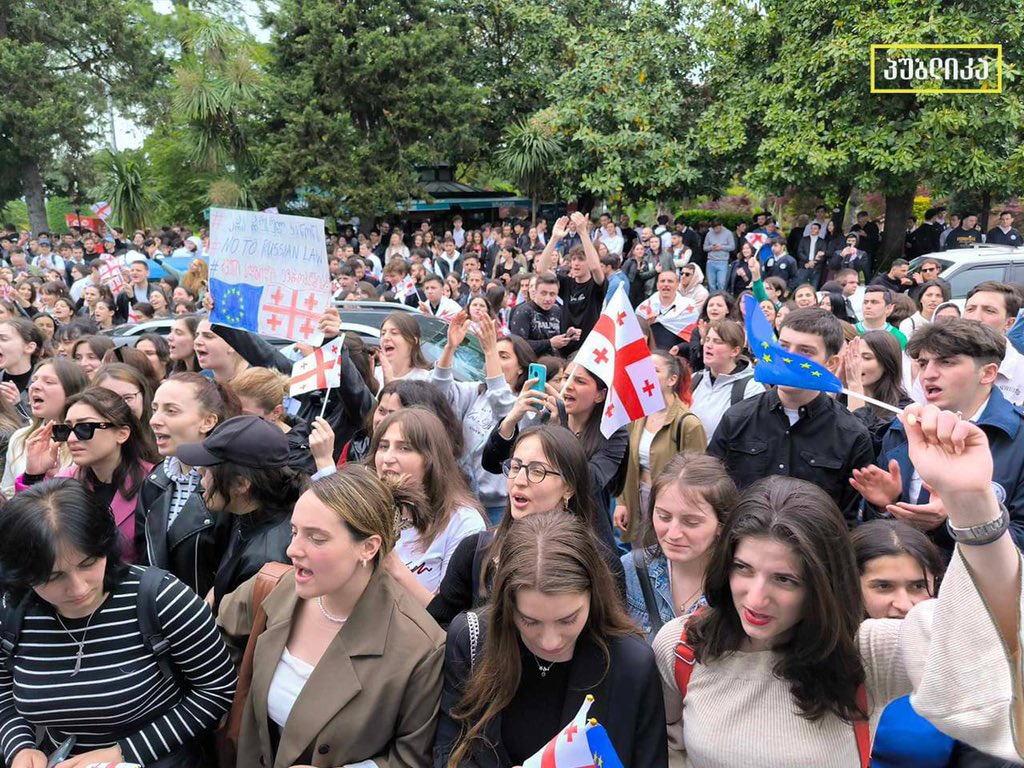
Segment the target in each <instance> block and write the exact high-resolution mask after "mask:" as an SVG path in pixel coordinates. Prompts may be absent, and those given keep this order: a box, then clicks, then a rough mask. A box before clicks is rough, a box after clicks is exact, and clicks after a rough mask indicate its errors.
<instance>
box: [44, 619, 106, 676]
mask: <svg viewBox="0 0 1024 768" xmlns="http://www.w3.org/2000/svg"><path fill="white" fill-rule="evenodd" d="M100 605H102V603H101V604H100ZM99 609H100V606H97V607H96V610H95V611H93V612H92V613H90V614H89V620H88V621H87V622H85V631H84V632H82V642H78V640H76V639H75V636H74V635H73V634H71V630H70V629H68V628H67V626H66V625H65V624H64V620H63V619H62V618H61V617H60V613H59V612H58V611H54V616H56V617H57V621H58V622H59V623H60V626H61V629H63V630H64V631H65V632H67V633H68V637H70V638H71V642H73V643H74V644H75V645H77V646H78V650H77V651H76V652H75V668H74V669H73V670H72V671H71V677H74V676H75V675H77V674H78V673H79V672H80V671H81V669H82V657H83V656H84V655H85V636H86V635H88V634H89V625H90V624H92V617H93V616H95V615H96V611H98V610H99Z"/></svg>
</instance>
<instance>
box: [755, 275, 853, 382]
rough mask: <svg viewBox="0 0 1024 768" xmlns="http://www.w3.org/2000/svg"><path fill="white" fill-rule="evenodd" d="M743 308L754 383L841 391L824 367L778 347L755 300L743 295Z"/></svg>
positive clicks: (769, 326)
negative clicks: (753, 362) (751, 354)
mask: <svg viewBox="0 0 1024 768" xmlns="http://www.w3.org/2000/svg"><path fill="white" fill-rule="evenodd" d="M743 309H744V311H745V312H746V316H747V343H748V344H749V346H750V350H751V352H752V353H753V355H754V359H755V362H756V363H757V364H756V365H755V366H754V381H759V382H761V383H762V384H778V385H780V386H783V387H793V388H794V389H810V390H813V391H815V392H842V391H843V383H842V382H841V381H839V379H838V378H837V377H836V376H835V374H833V373H832V372H831V371H829V369H828V368H826V367H825V366H823V365H821V364H819V363H816V362H814V361H813V360H810V359H808V358H806V357H804V356H803V355H798V354H797V353H796V352H787V351H786V350H785V349H783V348H782V347H781V346H779V342H778V341H776V339H775V332H774V331H773V330H772V324H771V323H770V322H768V318H767V317H765V315H764V312H762V311H761V307H760V305H759V304H758V303H757V299H755V298H754V297H753V296H750V295H749V294H748V295H746V296H744V297H743Z"/></svg>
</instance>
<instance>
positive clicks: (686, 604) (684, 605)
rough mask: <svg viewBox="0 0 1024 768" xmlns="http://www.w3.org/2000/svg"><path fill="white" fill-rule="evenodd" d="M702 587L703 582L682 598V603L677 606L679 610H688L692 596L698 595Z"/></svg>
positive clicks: (691, 602)
mask: <svg viewBox="0 0 1024 768" xmlns="http://www.w3.org/2000/svg"><path fill="white" fill-rule="evenodd" d="M703 589H704V585H703V584H701V585H700V586H699V587H697V589H696V590H695V591H694V592H693V593H691V594H690V596H689V597H687V598H686V599H685V600H683V602H682V604H681V605H680V606H679V610H681V611H684V612H685V611H688V610H689V609H690V606H691V605H693V600H694V598H695V597H697V596H698V595H700V593H701V592H702V591H703Z"/></svg>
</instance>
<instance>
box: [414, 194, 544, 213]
mask: <svg viewBox="0 0 1024 768" xmlns="http://www.w3.org/2000/svg"><path fill="white" fill-rule="evenodd" d="M531 204H532V201H531V200H530V198H528V197H470V198H459V197H447V198H438V199H435V200H433V201H431V202H429V203H428V202H427V201H426V200H408V201H406V202H405V203H400V204H399V206H398V207H399V209H400V210H403V211H448V210H451V209H452V208H461V209H462V210H464V211H472V210H487V209H491V208H505V207H506V206H509V207H513V208H529V207H530V205H531Z"/></svg>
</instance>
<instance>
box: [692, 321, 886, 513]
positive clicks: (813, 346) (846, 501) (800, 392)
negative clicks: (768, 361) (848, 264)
mask: <svg viewBox="0 0 1024 768" xmlns="http://www.w3.org/2000/svg"><path fill="white" fill-rule="evenodd" d="M779 345H780V346H782V348H783V349H785V350H787V351H789V352H796V353H797V354H800V355H803V356H804V357H808V358H810V359H811V360H813V361H815V362H816V363H819V364H821V365H824V366H825V367H827V368H828V369H829V370H831V371H835V370H836V369H837V368H838V366H839V351H840V349H841V348H842V345H843V329H842V326H841V325H840V322H839V319H838V318H837V317H836V316H835V315H833V314H832V313H831V312H828V311H827V310H823V309H818V308H815V307H810V308H807V309H796V310H793V311H792V312H790V313H789V314H788V315H786V318H785V320H783V322H782V328H781V329H780V330H779ZM708 453H709V454H710V455H712V456H717V457H718V458H720V459H722V460H723V461H724V462H725V465H726V469H727V470H728V472H729V475H730V476H731V477H732V479H733V480H734V481H735V482H736V484H737V485H738V486H739V487H740V488H744V487H746V486H748V485H750V484H751V483H754V482H756V481H758V480H760V479H761V478H763V477H767V476H768V475H788V476H790V477H796V478H799V479H801V480H807V481H809V482H812V483H814V484H815V485H817V486H818V487H819V488H822V489H823V490H824V491H825V492H826V493H828V495H829V496H831V497H832V498H833V499H835V501H836V504H838V505H839V509H840V511H841V512H842V513H843V516H844V517H845V518H846V520H847V523H848V524H849V525H851V526H852V525H854V524H855V523H856V522H857V516H858V507H859V504H860V495H859V494H858V493H857V492H856V491H855V490H853V488H852V487H851V486H850V476H851V475H852V473H853V470H854V469H860V468H861V467H863V466H867V464H865V462H867V463H872V462H873V461H874V457H875V456H874V450H873V449H872V445H871V436H870V435H869V434H868V430H867V427H865V426H864V424H863V423H862V422H861V421H860V420H859V419H858V418H857V417H855V416H854V415H853V414H852V413H850V412H849V411H848V410H846V408H845V407H844V406H843V405H840V404H839V403H838V402H837V401H836V400H835V399H834V398H833V397H831V396H829V395H828V394H826V393H824V392H814V391H812V390H807V389H794V388H792V387H777V388H776V389H770V390H768V391H767V392H764V393H762V394H760V395H757V396H756V397H751V398H748V399H746V400H743V401H741V402H739V403H737V404H736V405H734V406H732V407H731V408H729V410H727V411H726V412H725V415H724V416H723V417H722V421H721V422H720V423H719V425H718V429H716V430H715V434H714V436H713V437H712V438H711V443H710V444H709V445H708Z"/></svg>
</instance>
